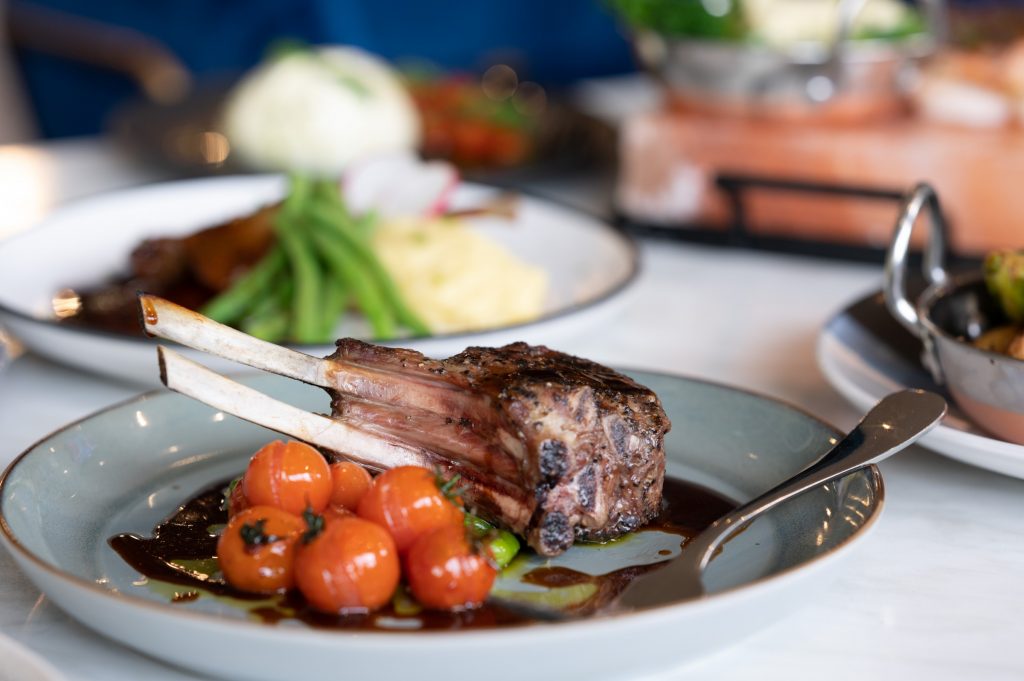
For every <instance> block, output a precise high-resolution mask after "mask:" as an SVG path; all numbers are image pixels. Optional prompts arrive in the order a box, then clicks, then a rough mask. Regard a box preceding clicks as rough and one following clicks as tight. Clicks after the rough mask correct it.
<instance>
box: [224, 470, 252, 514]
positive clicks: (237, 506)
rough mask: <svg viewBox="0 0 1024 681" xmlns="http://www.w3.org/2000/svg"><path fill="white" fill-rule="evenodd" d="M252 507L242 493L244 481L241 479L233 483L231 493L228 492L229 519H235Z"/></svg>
mask: <svg viewBox="0 0 1024 681" xmlns="http://www.w3.org/2000/svg"><path fill="white" fill-rule="evenodd" d="M250 506H252V504H250V503H249V500H248V499H246V498H245V494H244V493H243V492H242V479H241V478H239V479H238V480H235V481H234V482H232V483H231V491H230V492H228V517H229V518H233V517H235V516H236V515H238V514H239V513H241V512H242V511H244V510H245V509H247V508H249V507H250Z"/></svg>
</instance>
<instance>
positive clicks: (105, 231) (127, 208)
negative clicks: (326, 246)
mask: <svg viewBox="0 0 1024 681" xmlns="http://www.w3.org/2000/svg"><path fill="white" fill-rule="evenodd" d="M283 190H284V182H283V180H282V178H280V177H277V176H238V177H220V178H207V179H200V180H186V181H180V182H170V183H165V184H158V185H152V186H148V187H141V188H134V189H129V190H123V191H118V192H113V193H110V194H105V195H102V196H97V197H93V198H89V199H85V200H82V201H79V202H77V203H73V204H69V205H67V206H65V207H63V208H61V209H59V210H57V211H55V212H54V213H53V214H51V215H50V216H49V217H48V218H47V219H46V220H44V221H43V222H42V223H41V224H39V225H38V226H36V227H35V228H33V229H30V230H28V231H27V232H24V233H22V234H20V235H18V236H16V237H14V238H12V239H9V240H7V241H5V242H2V243H0V324H2V325H5V326H6V327H7V328H8V329H9V330H10V332H11V333H12V334H13V335H14V336H16V337H17V338H18V339H19V340H21V341H22V342H23V343H24V344H25V346H26V347H27V348H28V349H29V350H30V351H32V352H36V353H38V354H40V355H43V356H45V357H48V358H50V359H53V360H55V361H57V362H62V363H65V364H69V365H72V366H75V367H78V368H81V369H85V370H87V371H92V372H96V373H100V374H105V375H108V376H112V377H116V378H120V379H124V380H128V381H132V382H136V383H142V384H150V385H153V384H156V383H157V372H156V369H155V367H156V355H155V353H156V349H155V348H156V343H155V341H153V340H151V339H143V338H130V337H125V336H122V335H119V334H113V333H108V332H105V331H96V330H90V329H83V328H78V327H72V326H65V325H62V324H59V323H57V322H56V321H55V320H54V317H53V312H52V308H51V300H52V298H53V295H54V294H55V293H56V292H57V291H58V290H60V289H62V288H66V287H72V288H76V287H86V286H90V285H96V284H98V283H100V282H103V281H105V280H107V279H109V278H110V277H112V276H114V275H116V274H119V273H123V272H124V271H125V269H126V267H127V262H128V254H129V253H130V252H131V250H132V249H133V248H134V247H135V246H136V245H137V244H138V243H139V242H140V241H142V240H143V239H145V238H147V237H154V236H178V235H183V234H187V233H189V232H192V231H195V230H197V229H200V228H203V227H209V226H212V225H215V224H218V223H221V222H224V221H225V220H228V219H230V218H233V217H237V216H240V215H244V214H246V213H249V212H251V211H253V210H255V209H256V208H258V207H260V206H262V205H264V204H266V203H268V202H270V201H274V200H277V199H278V198H280V196H281V195H282V193H283ZM495 193H496V190H494V189H491V188H487V187H483V186H480V185H473V184H466V183H463V184H462V185H460V186H459V188H458V189H457V191H456V193H455V196H454V200H453V208H459V207H471V206H476V205H480V204H482V203H483V202H484V201H485V200H486V199H487V198H488V197H490V196H493V195H494V194H495ZM472 224H473V225H474V228H476V229H478V230H480V231H481V232H483V233H485V234H486V235H487V236H488V237H490V238H491V239H493V240H495V241H497V242H498V243H500V244H502V245H503V246H505V247H506V248H507V249H509V250H510V251H511V252H512V253H514V254H515V255H517V256H518V257H520V258H522V259H523V260H525V261H526V262H529V263H532V264H533V265H535V266H537V267H540V268H541V269H543V270H544V271H545V272H547V275H548V278H549V281H550V292H549V296H548V300H547V303H546V306H545V311H544V314H543V316H542V317H541V318H540V319H538V320H536V321H534V322H530V323H527V324H520V325H515V326H508V327H502V328H496V329H489V330H486V331H480V332H475V333H463V334H452V335H445V336H432V337H429V338H418V339H407V340H402V341H397V342H396V344H398V345H402V346H403V347H410V348H414V349H416V350H419V351H421V352H424V353H426V354H428V355H434V356H447V355H452V354H455V353H457V352H460V351H462V350H464V349H465V348H466V346H469V345H503V344H505V343H510V342H513V341H519V340H522V341H526V342H529V343H546V344H557V343H558V342H559V341H560V339H564V338H569V337H572V336H574V335H578V334H581V333H582V332H583V331H585V330H586V329H588V328H592V327H593V326H594V325H596V324H597V323H599V322H601V321H603V320H606V319H610V318H611V316H612V315H613V314H614V312H615V309H616V307H617V305H616V303H618V302H619V301H621V299H622V296H621V295H619V294H621V293H622V292H623V291H624V290H625V289H626V288H627V287H628V286H629V284H631V283H632V282H633V281H634V279H635V278H636V275H637V272H638V267H639V265H638V256H637V249H636V247H635V245H634V244H633V242H632V240H631V239H630V238H629V237H628V236H626V235H624V234H623V233H622V232H620V231H619V230H617V229H615V228H614V227H612V226H611V225H609V224H607V223H605V222H602V221H600V220H597V219H595V218H593V217H590V216H588V215H585V214H582V213H580V212H577V211H573V210H570V209H567V208H563V207H561V206H557V205H555V204H552V203H550V202H546V201H542V200H539V199H534V198H530V197H525V196H524V197H522V198H521V201H520V203H519V210H518V212H517V216H516V218H515V219H514V220H512V221H508V220H500V219H497V218H479V219H474V220H473V221H472ZM300 349H302V350H303V351H304V352H307V353H309V354H314V355H326V354H329V353H330V352H333V350H334V348H333V346H328V345H324V346H302V347H300ZM189 354H192V353H191V351H190V352H189ZM192 356H193V357H195V355H194V354H193V355H192ZM210 359H211V358H206V359H204V360H203V361H204V362H206V363H208V364H210V365H211V366H212V367H213V368H214V369H216V370H219V371H225V370H237V369H238V366H237V365H233V364H230V363H228V362H225V361H223V360H219V361H210Z"/></svg>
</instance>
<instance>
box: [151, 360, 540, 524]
mask: <svg viewBox="0 0 1024 681" xmlns="http://www.w3.org/2000/svg"><path fill="white" fill-rule="evenodd" d="M157 356H158V359H159V362H160V380H161V381H162V382H163V384H164V385H166V386H167V387H168V388H170V389H171V390H173V391H175V392H178V393H181V394H183V395H186V396H187V397H191V398H193V399H195V400H198V401H200V402H202V403H203V404H207V405H209V406H211V407H213V408H215V409H218V410H220V411H223V412H227V413H228V414H232V415H234V416H237V417H239V418H242V419H245V420H246V421H251V422H252V423H255V424H257V425H260V426H263V427H265V428H269V429H271V430H275V431H277V432H279V433H283V434H285V435H290V436H292V437H294V438H297V439H299V440H302V441H304V442H309V443H310V444H314V445H316V446H318V447H321V448H323V449H326V450H329V451H331V452H334V453H336V454H340V455H341V458H345V459H350V460H352V461H356V462H357V463H360V464H363V465H366V466H369V467H370V468H374V469H377V470H384V469H387V468H394V467H395V466H422V467H424V468H431V469H440V470H441V471H442V472H443V473H445V474H446V475H449V476H450V475H454V474H456V473H458V474H459V475H460V482H462V484H463V486H464V489H465V493H464V495H465V496H467V497H468V498H469V500H470V501H471V502H473V503H476V504H478V505H479V506H480V507H482V508H483V509H484V510H485V511H487V512H489V513H492V514H494V516H493V517H497V518H501V520H502V521H503V522H504V523H505V524H507V525H509V527H510V528H511V529H513V530H514V531H518V532H520V533H521V532H524V531H525V529H526V526H527V523H528V522H529V520H530V514H531V512H532V509H531V508H530V506H529V505H528V504H527V503H526V502H525V500H524V499H523V498H522V495H521V494H520V493H519V490H518V489H516V488H514V487H511V486H507V485H503V484H501V481H500V480H487V479H481V477H480V476H479V475H476V474H475V472H474V471H471V470H467V468H466V467H465V466H463V465H461V464H460V462H458V461H452V460H448V459H445V458H443V457H440V456H438V455H437V454H435V453H433V452H430V451H428V450H425V449H421V448H418V447H416V446H410V445H408V444H406V443H404V442H401V441H398V440H391V439H389V438H387V437H386V436H381V435H379V434H374V433H370V432H365V431H363V430H362V429H360V428H357V427H354V426H352V425H349V424H347V423H345V422H343V421H339V420H337V419H332V418H328V417H326V416H321V415H319V414H313V413H311V412H308V411H304V410H302V409H299V408H297V407H294V406H292V405H290V404H287V403H285V402H281V401H280V400H276V399H274V398H272V397H270V396H268V395H265V394H263V393H261V392H259V391H258V390H255V389H253V388H250V387H248V386H245V385H242V384H241V383H238V382H236V381H233V380H231V379H229V378H227V377H225V376H221V375H220V374H218V373H216V372H214V371H211V370H210V369H208V368H206V367H204V366H203V365H201V364H199V363H197V362H193V361H192V360H190V359H188V358H186V357H184V356H182V355H181V354H180V353H178V352H175V351H174V350H171V349H170V348H167V347H164V346H160V347H158V348H157Z"/></svg>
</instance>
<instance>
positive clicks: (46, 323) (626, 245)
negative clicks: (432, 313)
mask: <svg viewBox="0 0 1024 681" xmlns="http://www.w3.org/2000/svg"><path fill="white" fill-rule="evenodd" d="M283 177H284V176H283V175H281V174H279V173H259V174H244V173H238V174H232V175H218V176H214V177H193V178H185V179H178V180H169V181H164V182H152V183H148V184H142V185H136V186H133V187H125V188H122V189H114V190H111V191H106V192H101V193H99V194H93V195H90V196H84V197H78V198H75V199H71V200H69V201H67V202H66V203H62V204H60V205H59V206H57V207H55V208H54V209H53V210H52V211H50V212H49V213H47V214H46V216H44V217H43V218H42V219H41V220H39V221H38V222H36V223H35V224H33V225H32V226H31V227H28V228H26V229H25V230H23V231H21V232H19V233H17V234H15V235H13V236H11V237H9V238H7V239H3V240H0V252H2V251H3V250H4V248H6V247H7V245H9V244H11V243H15V242H17V241H20V240H22V239H26V238H29V237H30V236H32V235H34V234H37V233H38V230H40V229H46V227H47V225H48V223H50V222H51V221H52V220H53V219H54V218H59V217H61V215H62V214H63V213H65V212H74V211H78V210H82V208H83V206H84V207H85V208H88V207H89V204H92V203H103V202H106V201H111V200H114V199H117V198H118V197H119V196H121V195H124V194H136V193H146V192H166V191H169V190H171V189H173V188H176V187H186V188H187V187H189V186H190V185H203V184H215V183H220V182H224V183H227V182H240V181H251V182H253V183H255V182H258V181H263V182H269V181H270V180H271V179H280V178H283ZM458 186H459V187H466V188H469V189H470V190H488V191H506V190H505V189H504V188H502V187H498V186H495V185H488V184H483V183H480V182H467V181H465V180H461V179H460V181H459V185H458ZM513 191H515V193H517V194H519V195H521V196H524V197H526V198H528V199H529V200H530V201H532V202H535V203H539V204H541V205H544V206H545V207H546V208H555V209H556V210H564V211H568V212H571V213H576V214H577V215H579V216H582V217H583V218H585V219H586V220H588V221H590V222H592V223H594V224H595V225H597V226H600V227H601V229H602V231H603V232H604V233H607V234H610V235H612V236H613V237H614V238H616V239H617V240H618V242H619V244H620V245H621V246H622V247H623V249H624V250H625V255H626V258H627V259H628V266H629V270H628V272H627V273H626V275H625V276H624V277H623V278H622V279H621V281H618V282H616V284H615V285H614V286H612V287H611V288H610V289H608V290H607V291H605V292H604V293H602V294H601V295H599V296H597V297H594V298H591V299H588V300H586V301H584V302H578V303H572V304H570V305H567V306H565V307H562V308H559V309H556V310H553V311H551V312H548V313H546V314H543V315H541V316H540V317H537V318H536V319H531V320H529V321H525V322H517V323H515V324H506V325H503V326H493V327H487V328H484V329H475V330H470V331H457V332H450V333H442V334H427V335H416V336H403V337H401V338H394V339H388V340H387V341H385V342H389V343H393V342H400V343H414V342H423V341H439V342H440V341H456V340H458V339H460V338H465V339H470V338H474V337H477V336H480V335H483V334H490V333H504V332H512V331H516V330H520V329H529V328H532V327H534V326H539V325H541V324H546V323H548V322H552V321H557V320H560V319H562V318H564V317H568V316H570V315H573V314H576V313H578V312H583V311H585V310H591V309H594V308H597V307H598V306H600V305H601V304H602V303H606V302H608V301H610V300H612V299H613V298H616V297H618V296H620V295H621V294H623V293H625V292H626V291H627V290H628V289H629V288H631V287H632V285H633V284H635V283H636V281H637V279H638V278H639V277H640V274H641V273H642V271H643V261H642V259H641V257H640V246H639V243H638V241H637V238H636V236H634V235H633V234H632V233H630V232H629V231H628V230H626V229H625V228H624V227H623V226H622V225H620V224H618V223H617V222H615V221H613V220H608V219H605V218H602V217H601V216H599V215H597V214H595V213H593V212H592V211H589V210H586V209H583V208H579V207H576V206H573V205H570V204H568V203H566V202H564V201H559V200H557V199H551V198H548V197H545V196H540V195H538V194H536V193H534V192H530V191H526V190H522V189H515V190H513ZM2 315H10V316H11V317H14V318H17V319H19V320H21V321H23V322H27V323H30V324H37V325H39V326H41V327H43V328H46V329H51V330H61V331H70V332H73V333H76V334H79V335H81V336H84V337H90V338H98V339H100V340H115V341H125V342H128V343H133V344H136V345H137V346H138V347H141V346H142V345H152V344H153V343H154V342H155V341H154V339H153V338H150V337H143V336H131V335H126V334H121V333H117V332H115V331H108V330H106V329H95V328H90V327H87V326H76V325H61V324H59V323H58V322H57V321H56V320H54V319H43V318H41V317H38V316H36V315H33V314H30V313H28V312H25V311H22V310H18V309H15V308H12V307H10V306H9V305H7V304H5V303H4V302H3V300H2V299H0V316H2ZM362 340H367V341H368V342H381V341H375V340H374V339H369V338H364V339H362ZM329 345H330V344H329V343H288V344H287V346H286V347H289V348H292V349H295V350H299V351H310V350H315V349H323V348H325V347H329Z"/></svg>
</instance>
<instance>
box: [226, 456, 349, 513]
mask: <svg viewBox="0 0 1024 681" xmlns="http://www.w3.org/2000/svg"><path fill="white" fill-rule="evenodd" d="M242 493H243V494H244V495H245V498H246V499H248V500H249V503H251V504H252V505H254V506H262V505H266V506H276V507H278V508H280V509H282V510H285V511H288V512H289V513H294V514H295V515H300V514H301V513H302V512H303V511H304V510H306V509H308V508H311V509H312V510H313V511H315V512H317V513H319V512H320V511H322V510H324V507H326V506H327V502H328V501H329V500H330V498H331V469H330V467H329V466H328V465H327V461H326V460H325V459H324V457H323V456H321V454H320V452H318V451H317V450H315V449H314V448H312V447H310V446H309V445H307V444H305V443H302V442H295V441H292V442H287V443H285V442H281V441H280V440H276V441H274V442H271V443H269V444H266V445H264V446H263V447H262V448H261V449H260V450H259V451H258V452H256V453H255V454H254V455H253V457H252V459H251V460H250V461H249V467H248V468H247V469H246V470H245V475H244V476H242Z"/></svg>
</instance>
